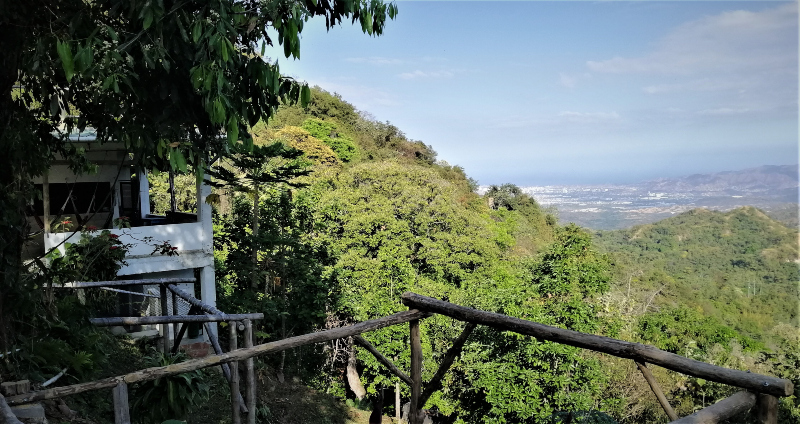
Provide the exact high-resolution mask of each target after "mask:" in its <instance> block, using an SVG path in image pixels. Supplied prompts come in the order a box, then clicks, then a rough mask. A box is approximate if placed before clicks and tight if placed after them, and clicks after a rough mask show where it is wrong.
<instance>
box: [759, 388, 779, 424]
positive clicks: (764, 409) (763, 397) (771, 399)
mask: <svg viewBox="0 0 800 424" xmlns="http://www.w3.org/2000/svg"><path fill="white" fill-rule="evenodd" d="M756 408H757V409H758V424H777V423H778V398H776V397H775V396H772V395H768V394H765V393H759V394H758V398H757V399H756Z"/></svg>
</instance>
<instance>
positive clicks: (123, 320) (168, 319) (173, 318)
mask: <svg viewBox="0 0 800 424" xmlns="http://www.w3.org/2000/svg"><path fill="white" fill-rule="evenodd" d="M243 319H251V320H257V319H264V314H226V315H225V316H222V315H207V314H203V315H164V316H154V317H110V318H89V322H90V323H92V324H93V325H96V326H98V327H108V326H114V325H152V324H172V323H175V322H225V321H241V320H243Z"/></svg>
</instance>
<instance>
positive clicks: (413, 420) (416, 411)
mask: <svg viewBox="0 0 800 424" xmlns="http://www.w3.org/2000/svg"><path fill="white" fill-rule="evenodd" d="M408 326H409V329H410V330H411V383H412V384H411V405H410V408H408V422H409V423H410V424H422V420H421V419H420V418H421V416H420V410H421V409H422V407H423V405H420V404H419V397H420V394H421V393H422V342H421V340H420V337H419V320H418V319H415V320H413V321H410V322H409V323H408Z"/></svg>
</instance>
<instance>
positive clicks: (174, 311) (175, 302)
mask: <svg viewBox="0 0 800 424" xmlns="http://www.w3.org/2000/svg"><path fill="white" fill-rule="evenodd" d="M170 298H172V315H180V314H179V313H178V296H175V295H174V294H171V293H170ZM192 306H194V305H192ZM179 325H180V323H177V322H176V323H173V324H172V334H173V337H174V338H175V339H177V338H178V336H177V334H178V326H179ZM184 325H185V324H184Z"/></svg>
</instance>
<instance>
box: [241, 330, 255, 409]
mask: <svg viewBox="0 0 800 424" xmlns="http://www.w3.org/2000/svg"><path fill="white" fill-rule="evenodd" d="M243 323H244V347H245V348H250V347H253V323H252V322H251V321H250V320H249V319H246V320H244V321H243ZM244 364H245V365H244V367H245V370H246V372H247V389H246V394H247V424H256V372H255V367H254V364H253V357H250V358H247V360H245V363H244Z"/></svg>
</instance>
